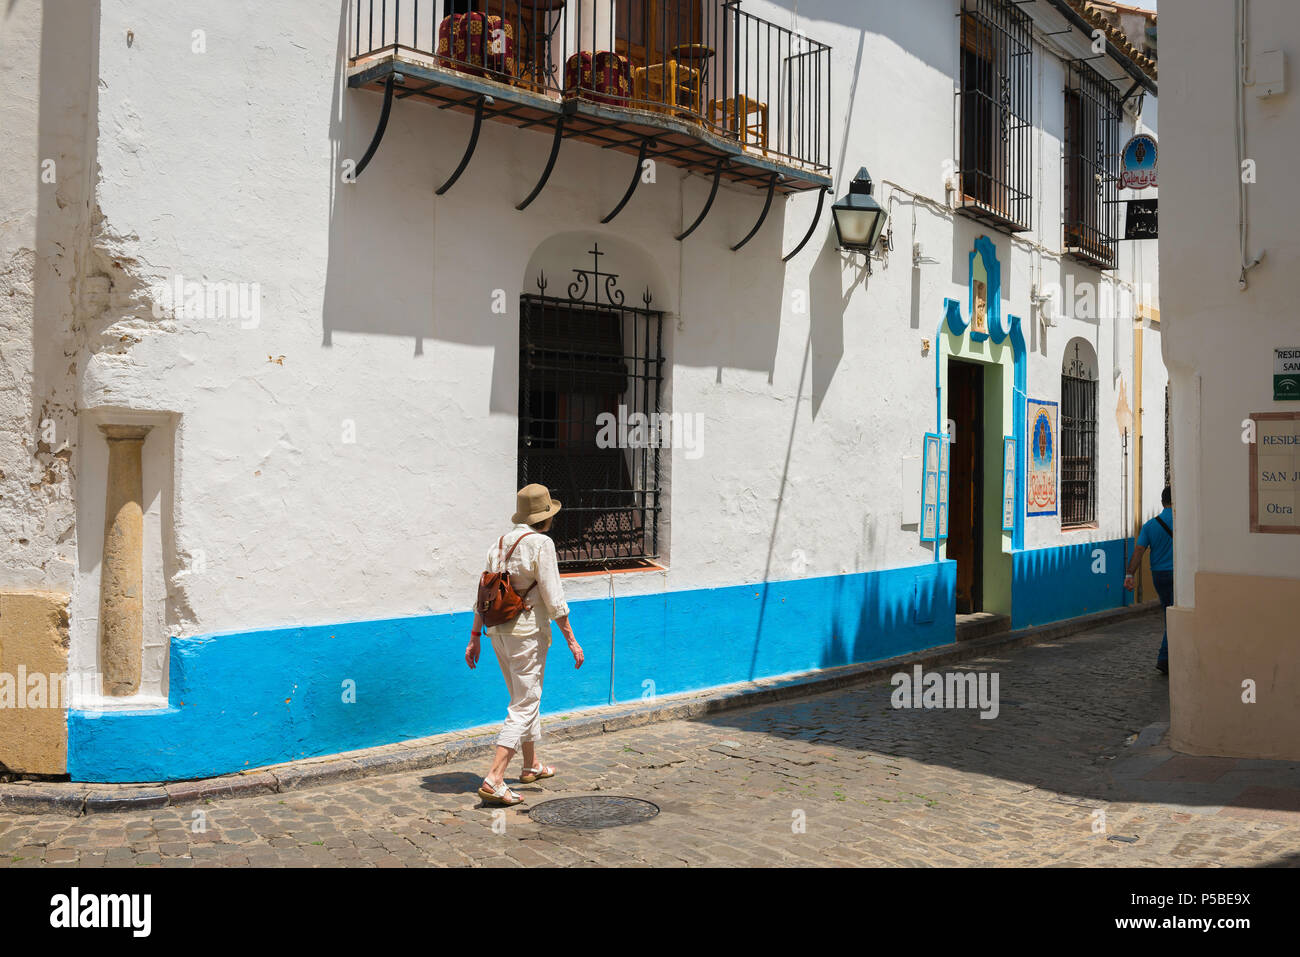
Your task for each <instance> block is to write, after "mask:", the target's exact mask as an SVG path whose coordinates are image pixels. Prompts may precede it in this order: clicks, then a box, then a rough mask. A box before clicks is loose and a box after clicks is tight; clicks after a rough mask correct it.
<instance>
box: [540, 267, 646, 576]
mask: <svg viewBox="0 0 1300 957" xmlns="http://www.w3.org/2000/svg"><path fill="white" fill-rule="evenodd" d="M591 252H592V255H593V262H594V263H595V264H596V265H595V267H594V268H593V269H590V270H587V269H575V270H573V271H574V273H576V274H577V278H575V279H574V281H573V282H572V283H570V285H569V296H568V298H555V297H551V296H547V295H546V287H547V280H546V277H545V275H540V276H539V277H538V289H539V291H540V294H539V295H524V296H522V297H520V309H519V314H520V318H519V476H518V478H519V485H520V487H523V486H525V485H528V484H530V483H533V482H537V483H539V484H541V485H545V486H546V487H547V488H548V489H550V492H551V495H552V497H554V498H556V499H558V500H559V501H560V503H561V504H562V506H563V508H561V510H560V512H559V513H558V514H557V515H556V517H555V523H554V525H552V527H551V531H550V533H549V534H550V536H551V538H552V539H553V540H554V542H555V548H556V551H557V553H558V555H559V560H560V567H561V568H562V569H563V570H565V571H581V570H585V569H598V568H635V567H643V566H649V565H650V563H651V560H652V559H656V558H658V557H659V511H660V497H661V494H662V490H661V489H660V485H659V482H660V474H659V465H660V461H659V455H660V448H661V447H662V446H663V445H664V444H665V442H664V435H663V433H662V431H661V430H660V428H659V427H658V421H659V416H658V413H659V397H660V388H661V386H662V384H663V362H664V359H663V313H661V312H658V311H656V310H653V309H651V308H650V304H651V297H650V292H649V290H647V291H646V293H645V295H644V297H643V300H642V301H643V303H644V307H633V306H628V305H625V304H624V297H623V292H622V290H620V289H618V288H617V283H616V280H617V279H618V276H617V274H611V273H604V272H601V271H600V269H599V258H600V256H602V255H604V254H603V253H601V252H600V250H599V247H597V248H595V249H593V250H592V251H591ZM640 416H644V417H645V418H644V421H645V422H646V423H647V426H646V427H645V428H641V429H638V428H637V427H636V426H637V424H638V422H640V421H643V420H641V419H640V418H639V417H640Z"/></svg>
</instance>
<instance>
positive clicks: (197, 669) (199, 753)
mask: <svg viewBox="0 0 1300 957" xmlns="http://www.w3.org/2000/svg"><path fill="white" fill-rule="evenodd" d="M954 582H955V566H954V564H953V563H952V562H940V563H937V564H927V565H922V566H917V567H910V568H899V569H888V570H884V571H876V572H867V573H861V574H853V575H838V576H830V577H824V578H807V579H798V580H794V581H781V582H770V583H766V584H759V585H739V586H731V587H726V588H715V589H696V590H690V591H678V592H667V593H661V594H654V595H639V596H633V597H628V598H620V599H618V602H617V635H616V641H617V644H616V652H617V654H616V665H617V667H616V668H615V669H614V672H615V673H614V676H613V677H614V680H613V688H614V694H615V697H616V698H618V699H620V700H630V699H638V698H641V697H642V696H643V694H644V693H645V692H646V691H648V690H650V687H649V686H648V685H646V684H645V682H647V681H651V682H653V683H654V684H653V690H654V692H655V693H656V694H659V695H665V694H674V693H677V692H683V691H692V690H696V689H701V688H708V687H712V686H715V685H719V684H726V683H730V682H734V681H741V680H746V679H756V678H764V677H772V676H775V675H780V674H788V673H791V672H795V671H805V670H810V669H816V668H825V667H831V666H834V665H841V664H848V663H854V662H862V661H872V660H877V659H880V658H886V657H890V656H893V655H899V654H905V653H908V652H911V651H919V650H922V649H924V648H931V647H935V646H937V645H942V644H947V643H949V642H951V641H952V640H953V638H954V633H953V626H954V607H953V588H954ZM471 621H472V615H471V614H470V613H468V612H463V613H457V614H449V615H435V616H424V617H417V618H397V619H390V620H387V621H367V622H351V623H346V624H339V625H330V626H316V627H310V628H283V629H275V630H270V631H254V632H242V633H238V634H225V635H206V636H201V637H195V638H173V639H172V644H171V670H170V685H169V687H170V707H168V708H166V709H160V710H152V711H136V712H77V711H73V712H70V713H69V716H68V770H69V773H70V774H71V776H72V778H73V780H78V781H106V782H111V781H119V782H124V781H165V780H183V779H187V778H196V777H206V776H211V775H216V774H224V773H229V772H233V771H240V770H246V769H248V768H254V767H260V766H263V765H267V764H274V763H278V762H282V761H290V760H294V759H298V758H305V757H314V756H319V755H326V754H334V753H337V752H340V751H349V750H355V749H358V748H366V747H373V746H376V745H381V744H389V743H393V742H397V741H403V740H410V739H412V738H420V737H425V736H428V735H432V734H437V733H440V732H444V731H452V730H457V729H461V728H467V727H473V726H475V725H481V724H488V723H492V722H496V721H500V720H501V719H502V717H503V716H504V714H505V706H506V697H507V696H506V691H505V686H504V682H502V680H501V675H500V671H499V669H498V667H497V663H496V660H495V657H494V655H493V653H492V650H491V646H490V644H489V643H487V642H486V641H485V642H484V646H483V657H482V658H481V659H480V661H479V667H478V669H477V670H475V671H473V672H470V671H469V670H468V669H467V668H466V667H465V663H464V659H463V654H464V648H465V642H466V639H467V636H468V633H469V630H470V624H471ZM571 621H572V622H573V625H574V629H575V631H576V633H577V635H578V639H579V641H580V642H582V644H583V648H584V650H585V652H586V656H587V661H586V664H585V665H584V666H583V668H582V669H581V670H580V671H575V670H574V668H573V666H572V661H571V659H570V658H569V656H568V652H567V650H566V649H565V648H564V647H563V645H562V643H560V642H559V641H558V633H557V642H556V645H554V646H553V647H552V649H551V654H550V657H549V659H548V667H547V674H546V693H545V696H544V698H543V712H544V713H548V714H549V713H555V712H559V711H570V710H574V709H577V708H584V707H591V706H595V705H603V704H606V703H607V702H608V700H609V689H610V687H611V680H610V679H611V667H610V647H609V643H610V624H611V606H610V601H609V599H599V600H591V601H580V602H573V603H572V604H571ZM347 681H351V682H355V688H356V702H355V703H352V704H348V703H344V700H343V696H344V683H345V682H347Z"/></svg>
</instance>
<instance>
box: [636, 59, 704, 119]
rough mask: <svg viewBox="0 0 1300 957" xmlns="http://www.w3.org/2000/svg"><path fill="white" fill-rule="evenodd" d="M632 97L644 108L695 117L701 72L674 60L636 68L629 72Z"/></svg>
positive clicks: (698, 107)
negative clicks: (630, 73) (630, 74)
mask: <svg viewBox="0 0 1300 957" xmlns="http://www.w3.org/2000/svg"><path fill="white" fill-rule="evenodd" d="M632 99H634V100H636V101H637V102H636V105H637V106H639V107H641V108H643V109H647V110H654V111H655V112H657V113H681V114H687V115H689V116H693V117H697V118H698V117H699V116H700V115H701V110H700V71H699V70H697V69H695V68H694V67H690V66H687V65H686V64H684V63H679V62H678V61H677V60H665V61H664V62H663V63H652V64H650V65H649V66H642V67H637V68H636V69H635V70H633V71H632Z"/></svg>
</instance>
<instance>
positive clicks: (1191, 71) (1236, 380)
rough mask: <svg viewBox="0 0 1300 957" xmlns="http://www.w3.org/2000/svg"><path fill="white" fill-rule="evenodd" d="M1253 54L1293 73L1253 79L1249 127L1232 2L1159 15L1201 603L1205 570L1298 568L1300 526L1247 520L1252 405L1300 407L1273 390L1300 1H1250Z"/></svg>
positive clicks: (1178, 586)
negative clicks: (1291, 528) (1252, 167)
mask: <svg viewBox="0 0 1300 957" xmlns="http://www.w3.org/2000/svg"><path fill="white" fill-rule="evenodd" d="M1247 12H1248V20H1247V23H1248V30H1247V45H1248V53H1247V57H1248V59H1247V63H1248V65H1249V64H1251V62H1252V58H1253V55H1254V54H1256V53H1259V52H1262V51H1266V50H1276V49H1282V50H1284V51H1285V52H1286V55H1287V57H1288V59H1289V60H1290V61H1291V62H1289V63H1288V64H1287V70H1288V82H1289V83H1291V84H1292V86H1291V87H1290V88H1289V89H1288V91H1287V92H1286V93H1284V94H1282V95H1279V96H1273V97H1269V98H1266V99H1260V98H1258V97H1257V96H1256V95H1255V91H1254V90H1253V89H1252V88H1250V87H1247V88H1246V89H1245V104H1244V112H1245V139H1244V143H1243V145H1242V147H1241V152H1240V153H1238V146H1237V143H1236V136H1235V123H1234V119H1235V114H1236V105H1235V91H1236V89H1237V87H1238V84H1237V82H1236V68H1235V66H1234V62H1235V57H1234V55H1235V52H1236V51H1235V44H1234V40H1233V35H1234V29H1233V13H1234V4H1231V3H1214V2H1209V0H1191V2H1188V3H1185V4H1181V5H1179V6H1177V7H1176V8H1173V9H1172V10H1171V12H1170V13H1168V14H1167V20H1166V21H1164V25H1165V27H1166V31H1165V36H1164V38H1163V39H1164V44H1163V47H1164V49H1165V51H1166V53H1167V61H1168V68H1167V71H1166V76H1167V78H1168V86H1169V89H1170V91H1171V92H1170V95H1169V96H1168V98H1167V99H1168V102H1167V103H1166V104H1165V115H1166V121H1167V126H1168V129H1169V135H1168V136H1167V137H1166V139H1165V140H1164V142H1163V143H1162V145H1161V177H1162V188H1163V190H1164V195H1165V196H1166V197H1167V199H1168V204H1167V205H1166V206H1165V211H1164V222H1163V223H1162V224H1161V230H1162V238H1161V248H1162V252H1163V253H1164V258H1165V267H1164V272H1163V293H1164V302H1165V309H1164V313H1163V317H1164V322H1165V324H1166V325H1167V326H1168V327H1169V330H1170V335H1169V336H1168V337H1167V338H1166V341H1165V362H1166V364H1167V365H1168V366H1169V369H1170V371H1171V374H1172V376H1173V381H1174V402H1175V407H1176V410H1177V411H1176V422H1177V425H1178V428H1177V429H1176V431H1175V434H1174V437H1173V451H1174V471H1175V479H1176V481H1177V483H1178V488H1177V491H1176V492H1175V504H1176V505H1177V506H1178V521H1179V522H1180V526H1181V527H1182V528H1184V529H1186V530H1187V531H1186V533H1185V536H1184V535H1180V545H1179V552H1178V562H1177V565H1176V576H1177V577H1176V580H1175V585H1174V587H1175V593H1176V594H1177V596H1178V604H1179V605H1186V606H1189V607H1190V606H1194V605H1195V579H1194V575H1195V573H1196V572H1197V571H1207V572H1221V573H1228V574H1239V575H1261V576H1273V577H1281V578H1294V577H1296V576H1297V574H1300V537H1296V536H1294V535H1280V534H1251V532H1250V524H1249V482H1248V478H1249V469H1248V465H1247V459H1246V452H1247V447H1246V446H1245V445H1243V443H1242V434H1243V429H1242V421H1243V420H1244V419H1245V418H1246V417H1247V416H1248V415H1249V414H1250V413H1252V412H1269V411H1277V412H1287V411H1297V410H1295V409H1293V408H1291V407H1293V406H1295V405H1296V403H1294V402H1274V401H1273V392H1272V369H1273V349H1274V348H1275V347H1279V346H1280V347H1287V346H1294V345H1297V344H1300V322H1298V321H1297V319H1296V315H1295V289H1294V279H1295V274H1296V257H1297V243H1296V228H1295V223H1296V214H1297V212H1298V206H1300V200H1297V198H1296V191H1295V188H1294V184H1293V183H1292V182H1291V181H1290V178H1289V174H1290V172H1291V170H1292V168H1293V162H1292V151H1293V147H1294V144H1295V143H1296V141H1297V138H1298V137H1300V100H1297V93H1296V90H1295V87H1294V63H1295V61H1294V58H1295V55H1296V52H1295V48H1294V46H1288V44H1289V43H1293V42H1294V40H1295V39H1296V38H1297V37H1300V7H1297V6H1296V5H1295V4H1293V3H1286V2H1281V0H1251V2H1250V3H1249V4H1247ZM1242 157H1245V158H1247V159H1253V160H1254V161H1255V164H1256V182H1254V183H1252V184H1249V185H1248V186H1247V188H1246V218H1247V223H1248V247H1247V257H1248V258H1250V259H1253V258H1255V257H1257V256H1260V255H1261V254H1263V256H1264V258H1263V261H1262V262H1261V264H1260V265H1259V266H1257V267H1256V268H1254V269H1251V270H1250V271H1249V273H1248V274H1247V283H1246V287H1245V288H1244V289H1242V288H1240V286H1239V282H1238V280H1239V277H1240V274H1241V268H1242V267H1241V259H1242V257H1241V255H1240V250H1239V245H1238V244H1239V239H1238V229H1237V225H1238V205H1237V195H1238V184H1239V182H1240V175H1241V172H1240V166H1239V163H1240V159H1241V158H1242Z"/></svg>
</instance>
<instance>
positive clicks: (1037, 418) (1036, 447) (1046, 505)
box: [1025, 399, 1057, 515]
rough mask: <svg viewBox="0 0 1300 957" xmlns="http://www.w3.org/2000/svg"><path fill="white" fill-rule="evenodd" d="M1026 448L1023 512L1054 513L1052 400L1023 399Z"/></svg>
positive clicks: (1054, 412) (1053, 404)
mask: <svg viewBox="0 0 1300 957" xmlns="http://www.w3.org/2000/svg"><path fill="white" fill-rule="evenodd" d="M1025 407H1026V409H1027V411H1028V419H1029V423H1028V424H1029V429H1028V435H1029V449H1028V450H1027V452H1028V454H1027V455H1026V477H1025V514H1026V515H1055V514H1056V512H1057V499H1056V408H1057V406H1056V403H1055V402H1049V401H1047V400H1046V399H1027V400H1026V401H1025Z"/></svg>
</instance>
